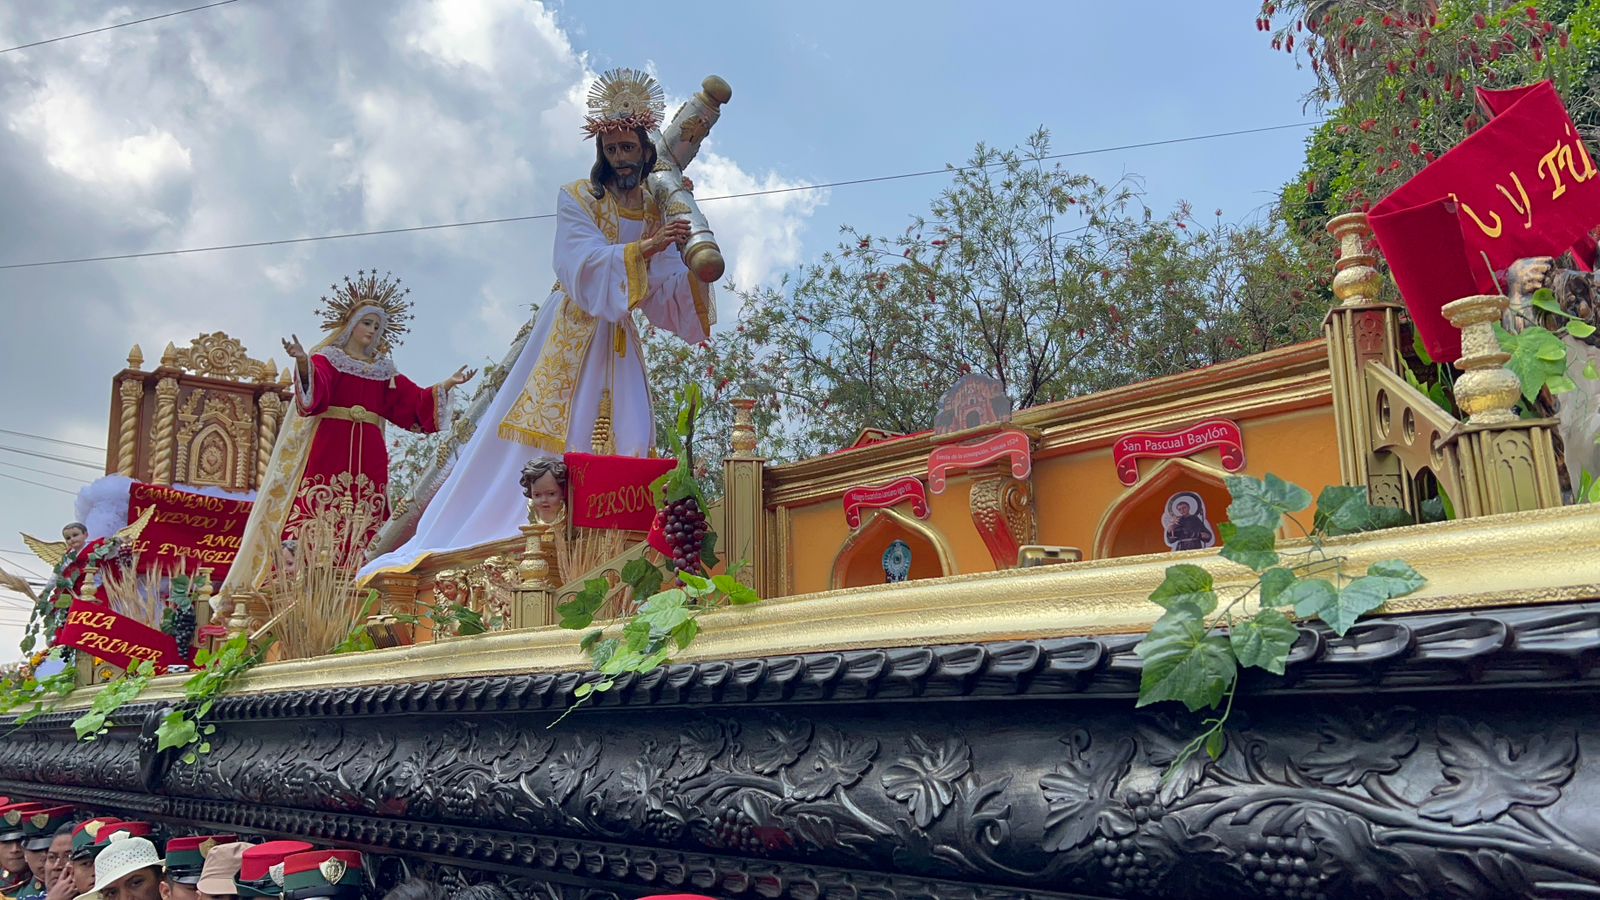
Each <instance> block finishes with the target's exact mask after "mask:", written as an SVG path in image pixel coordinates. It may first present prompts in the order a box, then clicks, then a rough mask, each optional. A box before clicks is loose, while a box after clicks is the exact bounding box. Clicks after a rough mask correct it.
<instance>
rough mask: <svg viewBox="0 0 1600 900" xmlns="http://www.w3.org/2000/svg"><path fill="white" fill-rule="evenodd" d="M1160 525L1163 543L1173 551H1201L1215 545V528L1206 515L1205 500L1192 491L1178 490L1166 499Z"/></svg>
mask: <svg viewBox="0 0 1600 900" xmlns="http://www.w3.org/2000/svg"><path fill="white" fill-rule="evenodd" d="M1161 528H1162V530H1163V532H1164V535H1165V539H1166V544H1167V546H1168V547H1170V548H1171V549H1173V550H1203V549H1205V548H1207V547H1215V546H1216V545H1217V530H1216V528H1214V527H1213V526H1212V525H1211V521H1210V519H1208V518H1207V517H1206V501H1204V500H1202V499H1201V498H1200V495H1199V494H1196V493H1195V492H1194V491H1179V492H1178V493H1176V494H1173V495H1172V496H1171V497H1168V498H1167V507H1166V511H1165V512H1163V513H1162V514H1161Z"/></svg>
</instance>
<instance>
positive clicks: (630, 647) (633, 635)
mask: <svg viewBox="0 0 1600 900" xmlns="http://www.w3.org/2000/svg"><path fill="white" fill-rule="evenodd" d="M650 632H651V628H650V623H649V622H646V621H645V620H644V619H643V618H642V617H640V616H634V617H633V618H632V619H630V620H629V621H628V624H626V625H624V626H622V649H620V650H619V651H617V656H622V655H623V654H625V653H633V654H640V653H643V652H645V650H646V649H647V648H648V647H649V646H650ZM612 661H613V663H615V661H616V657H613V658H612ZM613 674H615V673H613Z"/></svg>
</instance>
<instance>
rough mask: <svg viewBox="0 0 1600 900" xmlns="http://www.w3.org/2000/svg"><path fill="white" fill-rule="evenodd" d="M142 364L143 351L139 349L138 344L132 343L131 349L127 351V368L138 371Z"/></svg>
mask: <svg viewBox="0 0 1600 900" xmlns="http://www.w3.org/2000/svg"><path fill="white" fill-rule="evenodd" d="M169 346H170V345H169ZM142 365H144V351H143V350H140V349H139V345H138V344H134V345H133V349H132V350H129V351H128V368H130V369H133V370H134V371H138V369H139V367H140V366H142Z"/></svg>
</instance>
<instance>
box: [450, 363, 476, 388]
mask: <svg viewBox="0 0 1600 900" xmlns="http://www.w3.org/2000/svg"><path fill="white" fill-rule="evenodd" d="M477 374H478V370H477V369H469V368H467V367H466V366H462V367H461V368H459V369H457V370H456V373H455V374H454V375H451V376H450V377H449V378H446V379H445V380H444V384H443V385H442V386H443V387H444V388H445V389H446V390H449V389H450V388H453V387H460V386H461V385H463V384H466V383H467V382H469V381H471V380H472V377H473V376H474V375H477Z"/></svg>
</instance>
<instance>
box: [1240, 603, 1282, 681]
mask: <svg viewBox="0 0 1600 900" xmlns="http://www.w3.org/2000/svg"><path fill="white" fill-rule="evenodd" d="M1299 637H1300V632H1299V631H1297V630H1295V627H1294V623H1293V622H1290V621H1289V617H1288V616H1285V615H1284V614H1283V613H1281V612H1279V611H1278V610H1275V609H1263V610H1260V611H1258V612H1257V613H1256V614H1255V617H1254V618H1252V619H1250V620H1248V621H1246V622H1242V623H1240V624H1238V625H1235V626H1234V627H1233V628H1232V629H1231V630H1230V631H1229V632H1228V643H1229V644H1230V645H1231V646H1232V647H1233V655H1234V656H1235V657H1237V658H1238V660H1239V664H1240V665H1242V666H1255V667H1256V668H1258V669H1266V670H1267V671H1268V672H1271V673H1272V674H1274V675H1282V674H1283V665H1284V663H1285V662H1286V661H1287V660H1288V659H1289V648H1290V647H1293V646H1294V642H1295V640H1296V639H1298V638H1299Z"/></svg>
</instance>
